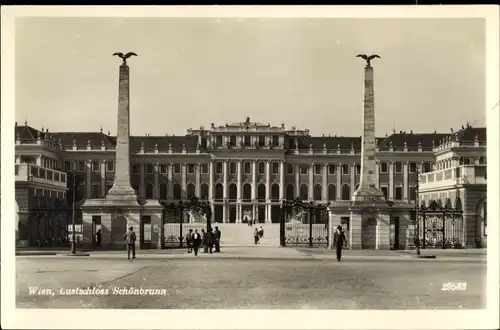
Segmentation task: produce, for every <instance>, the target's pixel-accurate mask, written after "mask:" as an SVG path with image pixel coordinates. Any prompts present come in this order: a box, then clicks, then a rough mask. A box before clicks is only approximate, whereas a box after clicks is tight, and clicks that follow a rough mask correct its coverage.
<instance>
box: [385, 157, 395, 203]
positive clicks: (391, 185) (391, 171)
mask: <svg viewBox="0 0 500 330" xmlns="http://www.w3.org/2000/svg"><path fill="white" fill-rule="evenodd" d="M387 166H388V167H389V198H388V199H389V200H391V201H393V200H394V162H392V161H390V162H388V163H387Z"/></svg>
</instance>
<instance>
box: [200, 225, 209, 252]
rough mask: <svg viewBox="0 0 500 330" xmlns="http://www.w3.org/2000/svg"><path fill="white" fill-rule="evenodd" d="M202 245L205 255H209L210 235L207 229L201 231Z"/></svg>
mask: <svg viewBox="0 0 500 330" xmlns="http://www.w3.org/2000/svg"><path fill="white" fill-rule="evenodd" d="M201 245H202V246H203V253H208V233H207V232H206V231H205V229H203V228H202V229H201Z"/></svg>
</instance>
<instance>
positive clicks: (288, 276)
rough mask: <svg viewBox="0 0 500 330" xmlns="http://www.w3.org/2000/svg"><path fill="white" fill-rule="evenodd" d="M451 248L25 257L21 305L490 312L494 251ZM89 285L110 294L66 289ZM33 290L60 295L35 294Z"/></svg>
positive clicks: (19, 264)
mask: <svg viewBox="0 0 500 330" xmlns="http://www.w3.org/2000/svg"><path fill="white" fill-rule="evenodd" d="M376 252H379V253H376ZM380 252H382V253H380ZM425 252H427V251H425ZM433 252H435V251H433ZM437 252H440V251H437ZM391 253H392V254H391ZM422 253H424V252H422ZM451 253H455V256H441V257H439V256H438V258H437V259H435V260H429V259H416V258H415V257H414V256H413V255H409V254H407V253H395V252H394V251H369V252H368V251H346V253H345V257H344V259H343V261H342V262H340V263H338V262H336V261H335V260H333V259H332V257H333V258H334V255H333V254H332V251H327V250H321V249H313V251H308V249H305V250H304V249H302V250H298V249H292V248H281V249H280V248H265V247H263V248H260V247H251V248H250V247H247V248H232V249H230V248H227V249H226V250H223V253H220V254H213V255H206V254H201V255H199V256H198V257H197V258H195V257H194V256H193V255H191V254H187V253H186V252H185V251H180V250H169V251H167V252H165V251H163V253H158V252H157V253H148V254H145V253H142V252H140V251H139V253H138V259H136V260H135V261H134V262H128V261H127V260H126V257H125V255H124V253H123V252H98V253H91V256H89V257H64V256H58V255H56V256H20V257H17V258H16V281H17V282H16V293H17V300H16V304H17V306H18V307H19V308H119V309H127V308H134V309H136V308H145V309H148V308H149V309H158V308H163V309H172V308H191V309H223V308H230V309H455V308H457V309H476V308H483V307H484V303H485V292H486V291H485V286H486V283H485V279H486V259H485V255H483V254H481V253H477V252H475V253H472V254H475V255H473V256H463V255H462V256H461V254H459V253H457V252H451ZM451 253H449V254H451ZM370 254H371V255H370ZM435 254H438V253H435ZM462 254H463V253H462ZM243 255H244V256H246V257H243ZM270 255H273V256H272V257H271V256H270ZM460 258H461V259H460ZM459 259H460V260H459ZM448 282H451V283H467V287H466V288H465V289H464V290H460V291H442V287H443V285H444V284H445V283H448ZM87 287H89V288H94V287H95V288H101V289H103V290H105V289H108V294H104V295H97V294H93V295H75V294H71V295H63V294H62V293H61V292H60V289H74V288H87ZM129 287H134V288H142V289H164V292H156V293H151V294H146V295H123V294H122V295H120V294H115V293H114V291H113V290H114V289H116V288H129ZM30 288H31V290H32V291H33V290H34V288H39V289H50V290H51V291H48V290H47V291H45V292H44V293H46V294H48V295H38V294H30Z"/></svg>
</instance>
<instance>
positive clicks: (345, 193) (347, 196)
mask: <svg viewBox="0 0 500 330" xmlns="http://www.w3.org/2000/svg"><path fill="white" fill-rule="evenodd" d="M342 200H343V201H350V200H351V187H350V186H349V185H348V184H343V185H342Z"/></svg>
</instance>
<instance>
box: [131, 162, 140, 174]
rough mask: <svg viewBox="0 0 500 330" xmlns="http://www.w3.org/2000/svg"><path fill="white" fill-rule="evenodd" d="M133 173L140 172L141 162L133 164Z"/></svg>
mask: <svg viewBox="0 0 500 330" xmlns="http://www.w3.org/2000/svg"><path fill="white" fill-rule="evenodd" d="M132 173H133V174H138V173H139V164H132Z"/></svg>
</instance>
